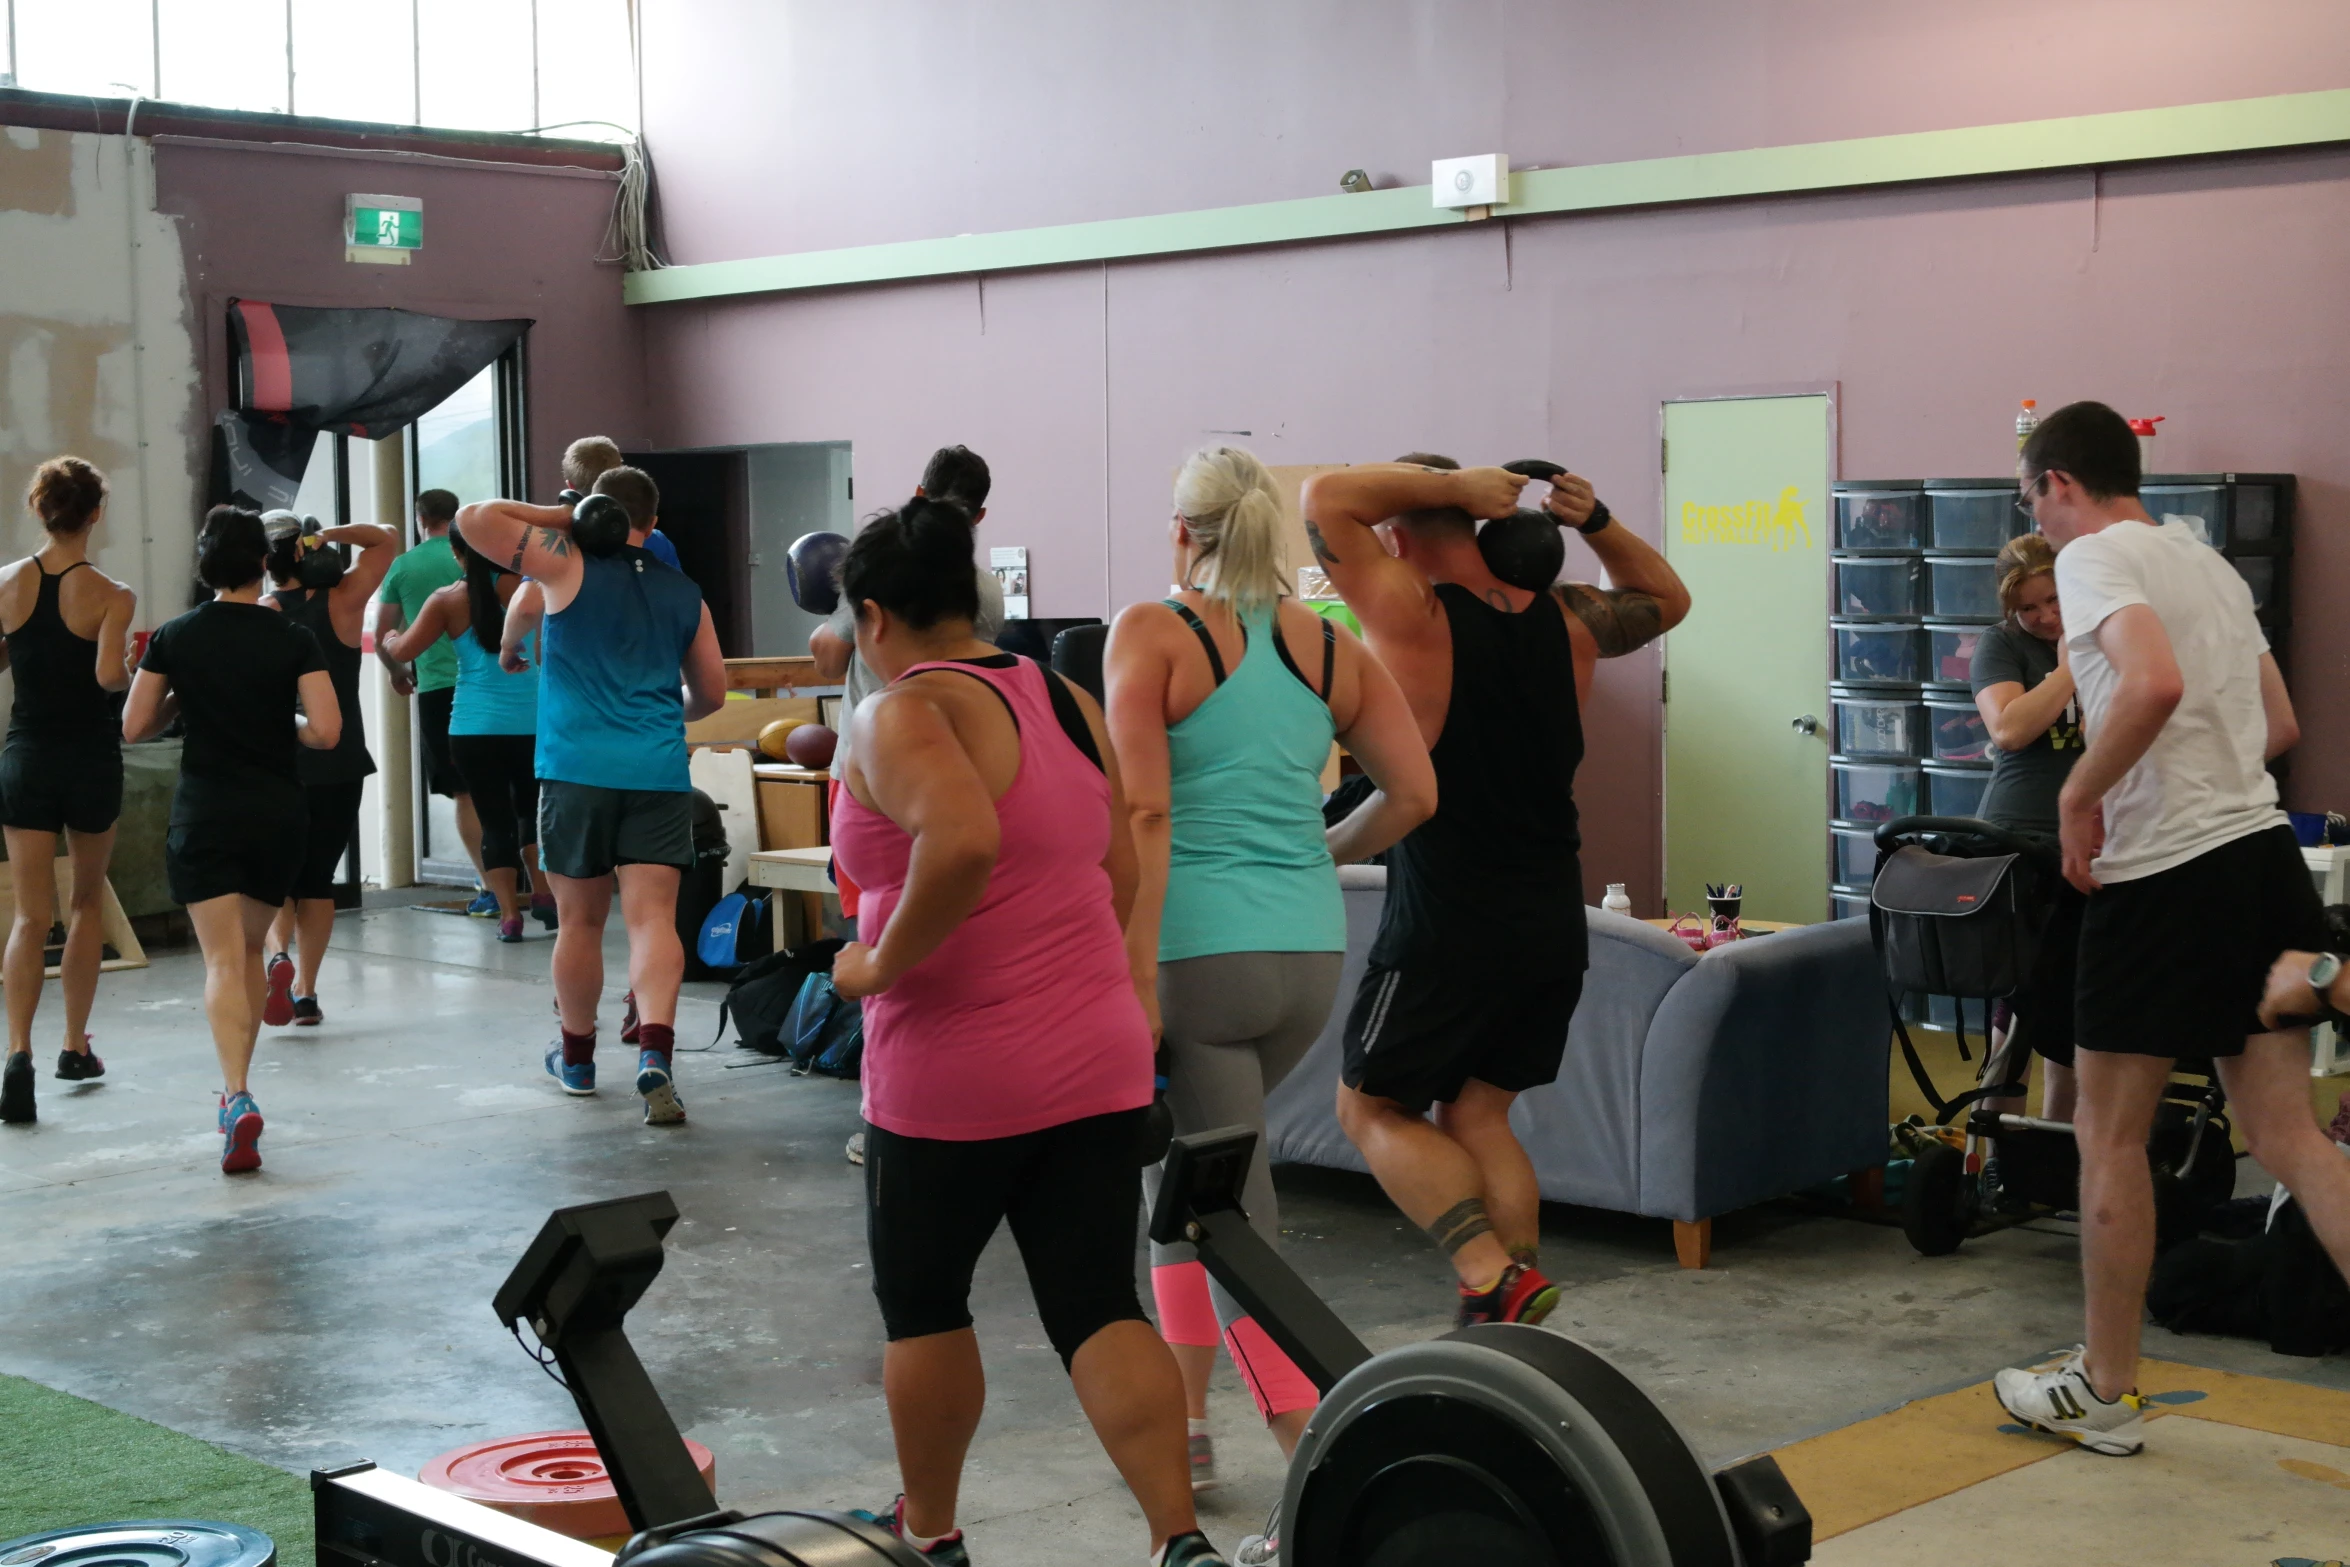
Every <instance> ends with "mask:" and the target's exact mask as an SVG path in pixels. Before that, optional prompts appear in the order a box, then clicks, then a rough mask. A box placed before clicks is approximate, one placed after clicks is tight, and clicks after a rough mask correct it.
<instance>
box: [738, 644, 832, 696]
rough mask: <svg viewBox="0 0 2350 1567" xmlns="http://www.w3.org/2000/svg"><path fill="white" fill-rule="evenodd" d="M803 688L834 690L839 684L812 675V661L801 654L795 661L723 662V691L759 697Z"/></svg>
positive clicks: (750, 659)
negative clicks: (724, 669)
mask: <svg viewBox="0 0 2350 1567" xmlns="http://www.w3.org/2000/svg"><path fill="white" fill-rule="evenodd" d="M803 687H821V688H823V689H825V690H828V691H829V690H838V689H839V687H840V682H839V681H837V680H824V679H820V678H818V676H817V674H816V660H815V659H813V658H810V657H809V656H808V655H807V654H805V653H803V654H800V655H799V656H797V657H795V658H730V659H728V660H727V661H726V689H728V690H729V691H749V692H753V693H756V694H758V695H763V696H772V695H778V694H781V693H783V692H787V691H797V690H800V689H801V688H803Z"/></svg>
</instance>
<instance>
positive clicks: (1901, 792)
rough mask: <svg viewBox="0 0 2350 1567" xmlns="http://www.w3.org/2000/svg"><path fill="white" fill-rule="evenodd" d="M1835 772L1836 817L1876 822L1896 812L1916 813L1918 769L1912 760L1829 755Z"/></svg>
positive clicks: (1849, 820)
mask: <svg viewBox="0 0 2350 1567" xmlns="http://www.w3.org/2000/svg"><path fill="white" fill-rule="evenodd" d="M1828 769H1829V771H1831V772H1833V773H1834V774H1835V775H1836V819H1837V820H1838V821H1843V822H1853V823H1856V824H1865V825H1868V826H1871V827H1873V826H1875V825H1876V824H1877V823H1878V822H1889V821H1891V820H1893V819H1894V818H1895V817H1897V816H1915V815H1917V814H1918V783H1919V778H1920V772H1919V768H1918V764H1917V763H1915V762H1864V761H1861V760H1859V759H1857V758H1854V759H1850V760H1847V759H1846V758H1844V757H1841V756H1839V757H1832V758H1830V759H1829V762H1828Z"/></svg>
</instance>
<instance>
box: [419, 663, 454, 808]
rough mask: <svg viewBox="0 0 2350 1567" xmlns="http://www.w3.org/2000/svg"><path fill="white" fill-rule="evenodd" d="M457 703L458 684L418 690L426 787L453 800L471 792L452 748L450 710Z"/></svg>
mask: <svg viewBox="0 0 2350 1567" xmlns="http://www.w3.org/2000/svg"><path fill="white" fill-rule="evenodd" d="M456 703H457V688H456V687H455V686H443V687H441V688H440V689H439V690H438V691H419V692H417V693H416V724H417V727H418V728H420V729H422V730H423V731H424V787H425V788H426V789H428V790H430V791H431V792H432V793H434V794H437V795H443V796H446V797H447V798H449V799H452V800H453V799H455V798H456V797H457V796H458V795H461V794H464V793H466V792H467V790H466V788H465V778H464V775H463V774H461V773H460V772H458V770H457V761H456V757H455V754H454V753H453V752H452V751H451V750H450V747H449V712H450V710H451V709H452V708H453V707H455V706H456Z"/></svg>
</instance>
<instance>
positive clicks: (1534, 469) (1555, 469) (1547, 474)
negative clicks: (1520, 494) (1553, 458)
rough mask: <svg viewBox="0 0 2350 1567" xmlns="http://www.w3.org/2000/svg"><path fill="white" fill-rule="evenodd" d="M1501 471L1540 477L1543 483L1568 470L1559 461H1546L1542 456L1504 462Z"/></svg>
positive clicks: (1531, 477)
mask: <svg viewBox="0 0 2350 1567" xmlns="http://www.w3.org/2000/svg"><path fill="white" fill-rule="evenodd" d="M1501 471H1502V472H1504V473H1518V474H1524V475H1525V476H1526V477H1527V478H1529V479H1540V480H1541V481H1542V482H1543V483H1545V484H1548V483H1550V481H1551V480H1553V479H1556V478H1559V477H1561V476H1562V475H1564V474H1565V473H1566V471H1567V470H1566V469H1564V468H1562V467H1560V466H1559V465H1558V464H1557V463H1554V462H1546V461H1544V460H1543V459H1542V458H1540V457H1521V458H1519V459H1518V460H1517V461H1516V462H1505V463H1503V464H1502V465H1501Z"/></svg>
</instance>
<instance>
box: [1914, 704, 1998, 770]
mask: <svg viewBox="0 0 2350 1567" xmlns="http://www.w3.org/2000/svg"><path fill="white" fill-rule="evenodd" d="M1926 720H1927V722H1928V723H1929V724H1931V725H1932V726H1933V732H1934V760H1935V761H1937V762H1988V761H1989V760H1991V730H1990V727H1989V726H1988V725H1986V724H1985V723H1984V722H1983V714H1982V710H1981V709H1980V708H1978V707H1976V706H1975V704H1974V702H1973V701H1972V700H1971V699H1970V698H1967V697H1960V696H1930V697H1928V698H1926Z"/></svg>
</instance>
